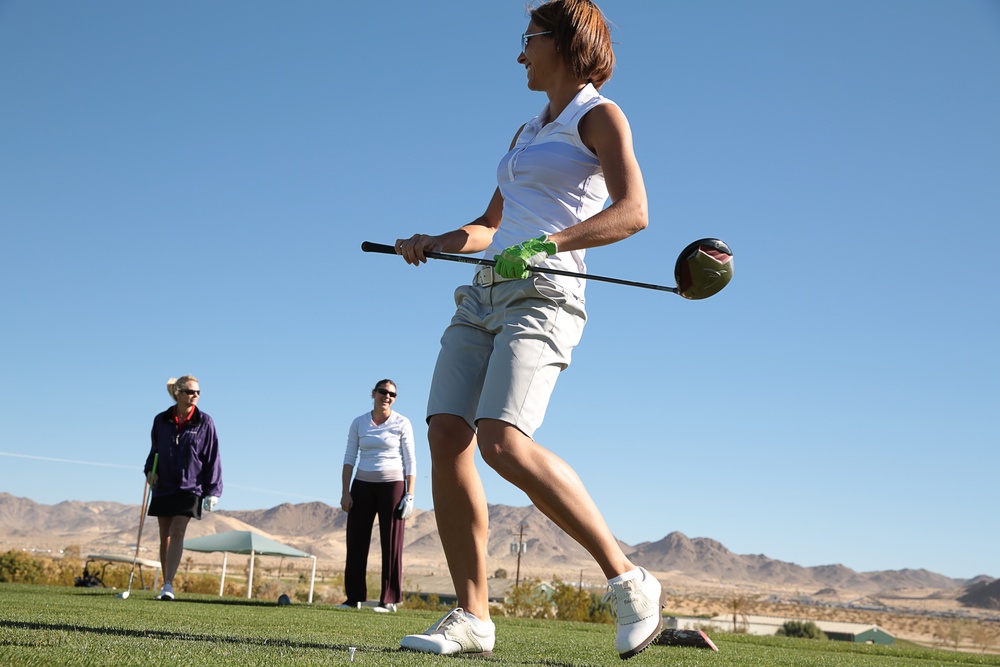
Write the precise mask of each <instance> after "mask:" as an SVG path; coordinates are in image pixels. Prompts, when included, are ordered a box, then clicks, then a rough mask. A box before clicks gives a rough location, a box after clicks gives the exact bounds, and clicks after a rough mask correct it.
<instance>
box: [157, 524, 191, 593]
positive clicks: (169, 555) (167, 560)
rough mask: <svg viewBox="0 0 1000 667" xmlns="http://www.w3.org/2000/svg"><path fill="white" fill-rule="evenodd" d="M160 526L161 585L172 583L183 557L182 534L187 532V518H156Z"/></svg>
mask: <svg viewBox="0 0 1000 667" xmlns="http://www.w3.org/2000/svg"><path fill="white" fill-rule="evenodd" d="M156 518H157V520H158V522H159V525H160V567H161V568H163V583H165V584H171V585H173V583H174V575H175V574H177V568H178V567H180V564H181V558H182V557H183V555H184V533H186V532H187V527H188V522H190V521H191V517H187V516H159V517H156Z"/></svg>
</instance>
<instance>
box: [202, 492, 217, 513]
mask: <svg viewBox="0 0 1000 667" xmlns="http://www.w3.org/2000/svg"><path fill="white" fill-rule="evenodd" d="M218 504H219V497H218V496H205V497H204V498H203V499H202V501H201V509H202V510H204V511H205V512H212V511H214V510H215V506H216V505H218Z"/></svg>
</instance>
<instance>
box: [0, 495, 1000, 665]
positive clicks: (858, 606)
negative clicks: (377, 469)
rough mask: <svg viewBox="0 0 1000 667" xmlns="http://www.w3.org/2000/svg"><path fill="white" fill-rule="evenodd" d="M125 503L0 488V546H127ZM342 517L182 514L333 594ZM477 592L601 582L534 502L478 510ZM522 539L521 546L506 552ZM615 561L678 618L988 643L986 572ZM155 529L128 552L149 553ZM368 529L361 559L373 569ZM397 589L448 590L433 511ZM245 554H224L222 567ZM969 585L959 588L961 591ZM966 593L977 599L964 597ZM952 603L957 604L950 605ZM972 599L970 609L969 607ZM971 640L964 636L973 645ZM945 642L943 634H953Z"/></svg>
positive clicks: (694, 557)
mask: <svg viewBox="0 0 1000 667" xmlns="http://www.w3.org/2000/svg"><path fill="white" fill-rule="evenodd" d="M138 518H139V506H138V505H124V504H119V503H109V502H86V503H84V502H78V501H68V502H64V503H59V504H56V505H42V504H38V503H35V502H33V501H31V500H30V499H26V498H18V497H15V496H11V495H9V494H5V493H0V552H5V551H8V550H10V549H16V550H30V551H33V552H35V553H39V554H40V555H52V556H54V557H58V556H59V554H61V553H62V552H63V551H64V550H67V549H69V550H71V551H72V552H77V553H79V554H81V555H82V556H84V557H85V556H86V555H88V554H94V553H103V554H119V555H128V556H130V557H131V556H132V555H133V554H134V553H135V546H136V529H137V526H138ZM345 525H346V515H345V514H344V513H343V512H342V511H341V510H340V509H339V508H333V507H330V506H328V505H325V504H323V503H318V502H313V503H302V504H283V505H279V506H277V507H274V508H270V509H266V510H247V511H220V512H216V513H213V514H209V515H206V517H205V518H204V519H203V520H202V521H193V522H192V523H191V525H190V527H189V530H188V537H189V538H191V537H198V536H202V535H209V534H215V533H221V532H226V531H230V530H253V531H256V532H258V533H261V534H263V535H265V536H266V537H270V538H271V539H274V540H277V541H279V542H282V543H284V544H288V545H290V546H293V547H295V548H297V549H300V550H302V551H305V552H307V553H309V554H312V555H315V556H316V557H317V586H316V600H317V601H319V602H324V603H338V602H340V601H341V599H340V596H341V595H342V590H340V589H339V588H338V586H337V584H336V583H335V582H337V581H339V578H338V575H340V574H342V573H343V563H344V558H345V555H346V551H345V546H344V533H345ZM490 526H491V531H490V534H491V537H490V542H489V561H488V564H489V568H490V571H491V572H493V573H494V575H495V576H494V577H493V578H492V579H491V581H490V584H491V587H490V592H491V595H492V596H494V597H497V598H502V597H503V595H504V593H505V592H506V591H507V590H508V589H509V588H510V587H511V586H513V585H514V583H515V580H516V579H517V578H518V577H520V579H521V580H525V579H528V578H537V579H540V580H542V581H552V580H553V579H556V578H558V579H560V580H562V581H564V582H568V583H571V584H573V585H577V586H581V587H587V588H591V589H593V590H594V591H595V592H602V591H603V589H604V587H605V581H604V578H603V576H602V575H601V572H600V570H599V569H598V568H597V567H596V566H595V565H594V564H593V562H592V561H591V559H590V558H589V556H588V555H587V554H586V552H584V551H583V550H582V549H581V548H580V547H579V546H578V545H577V544H576V543H575V542H573V540H572V539H570V538H569V537H568V536H567V535H566V534H565V533H563V532H562V531H561V530H560V529H559V528H557V527H556V526H555V525H554V524H552V523H551V522H550V521H549V520H548V519H547V518H546V517H545V516H544V515H542V514H541V513H540V512H539V511H538V510H536V509H535V508H534V507H531V506H528V507H509V506H504V505H491V506H490ZM519 533H522V534H523V541H524V542H525V543H527V545H528V546H527V549H526V551H524V552H522V553H521V555H520V561H519V560H518V556H517V554H516V553H513V549H512V544H513V543H516V542H517V540H518V534H519ZM622 548H623V550H624V551H625V553H626V554H627V555H629V557H630V558H631V559H632V560H633V561H634V562H637V563H640V564H642V565H643V566H644V567H646V569H648V570H650V571H651V572H653V573H654V574H655V575H656V576H657V577H658V578H659V579H660V581H661V582H662V583H663V586H664V595H663V600H662V601H661V602H662V603H663V606H664V609H665V610H666V612H667V613H670V614H674V615H684V616H712V615H716V614H723V613H728V614H730V615H731V614H732V612H733V608H734V606H736V607H738V608H739V609H740V613H742V614H762V615H769V616H781V617H794V618H801V619H803V620H835V621H849V622H857V623H874V624H876V625H878V626H879V627H881V628H883V629H884V630H886V631H888V632H889V633H891V634H893V635H894V636H896V637H897V638H898V639H905V640H909V641H914V642H917V643H922V644H926V645H939V646H941V645H949V644H950V645H953V647H954V646H958V647H959V648H964V649H965V650H991V651H992V650H997V649H1000V580H994V579H992V578H990V577H979V578H977V580H958V579H953V578H949V577H946V576H944V575H940V574H936V573H934V572H929V571H927V570H924V569H905V570H895V571H883V572H856V571H854V570H851V569H850V568H847V567H844V566H842V565H828V566H821V567H803V566H799V565H796V564H794V563H787V562H783V561H778V560H774V559H771V558H768V557H766V556H763V555H740V554H735V553H733V552H731V551H729V550H728V549H726V548H725V547H724V546H723V545H722V544H720V543H719V542H716V541H714V540H711V539H708V538H689V537H687V536H685V535H683V534H681V533H678V532H673V533H669V534H667V535H666V536H665V537H663V538H662V539H659V540H657V541H655V542H644V543H642V544H638V545H628V544H625V543H622ZM156 549H157V537H156V533H155V528H153V529H152V530H150V529H149V524H147V530H146V534H145V535H144V536H143V540H142V543H141V545H140V557H141V558H146V559H151V560H157V553H156ZM378 549H379V544H378V531H377V530H375V531H374V536H373V540H372V551H371V557H370V560H369V562H370V563H372V564H373V567H374V568H375V569H376V570H377V567H378V562H379V556H378ZM404 558H405V575H404V580H405V589H406V590H407V591H409V592H421V593H435V594H441V595H450V594H451V593H452V591H453V589H452V585H451V581H450V579H449V577H448V572H447V567H446V566H445V562H444V554H443V552H442V550H441V544H440V541H439V539H438V536H437V530H436V526H435V519H434V513H433V511H421V510H417V511H415V512H414V515H413V516H412V517H411V518H410V520H409V521H408V523H407V530H406V544H405V548H404ZM222 559H223V556H222V554H201V553H196V552H186V554H185V560H184V563H183V565H182V571H184V570H187V571H190V572H212V573H218V572H219V571H220V570H221V564H222ZM246 560H248V557H247V556H240V555H230V556H229V559H228V562H229V568H230V571H231V572H235V571H237V570H239V569H241V568H243V567H244V565H245V563H244V561H246ZM257 567H258V568H259V569H258V570H257V571H258V572H259V573H260V574H259V575H257V576H274V575H275V574H277V576H282V577H287V576H292V577H295V576H298V575H299V574H302V573H306V572H308V570H309V569H310V568H311V559H292V558H278V557H261V558H259V559H258V565H257ZM970 591H971V593H970ZM976 594H978V596H979V597H976ZM960 598H961V600H960ZM970 600H971V601H972V602H973V603H974V604H971V605H970V604H969V602H970ZM977 605H980V606H977ZM977 638H978V641H977ZM956 639H957V641H956Z"/></svg>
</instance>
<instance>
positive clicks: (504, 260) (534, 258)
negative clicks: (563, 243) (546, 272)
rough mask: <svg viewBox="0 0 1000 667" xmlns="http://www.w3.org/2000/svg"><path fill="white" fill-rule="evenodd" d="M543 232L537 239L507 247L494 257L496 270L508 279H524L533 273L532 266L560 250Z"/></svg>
mask: <svg viewBox="0 0 1000 667" xmlns="http://www.w3.org/2000/svg"><path fill="white" fill-rule="evenodd" d="M546 238H547V237H546V236H545V235H544V234H543V235H542V236H539V237H538V238H537V239H528V240H527V241H525V242H524V243H521V244H520V245H515V246H511V247H509V248H507V249H506V250H504V251H503V252H502V253H500V254H499V255H494V256H493V259H495V260H496V262H497V264H496V266H495V267H494V270H495V271H496V272H497V273H499V274H500V275H501V276H503V277H504V278H507V279H513V280H523V279H524V278H527V277H528V276H530V275H531V271H530V270H529V268H530V267H533V266H538V265H539V264H541V263H542V262H543V261H545V259H546V258H548V257H551V256H552V255H554V254H556V253H557V252H559V250H558V248H556V244H555V243H553V242H552V241H546Z"/></svg>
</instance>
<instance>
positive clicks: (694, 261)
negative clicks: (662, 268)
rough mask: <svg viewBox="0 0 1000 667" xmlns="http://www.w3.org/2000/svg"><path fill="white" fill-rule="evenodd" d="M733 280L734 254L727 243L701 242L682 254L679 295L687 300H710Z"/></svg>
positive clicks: (676, 269)
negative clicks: (709, 298)
mask: <svg viewBox="0 0 1000 667" xmlns="http://www.w3.org/2000/svg"><path fill="white" fill-rule="evenodd" d="M732 278H733V251H732V250H730V249H729V246H728V245H726V244H725V243H724V242H723V241H720V240H719V239H713V238H705V239H699V240H697V241H695V242H694V243H691V244H690V245H688V247H686V248H684V250H682V251H681V254H680V256H678V257H677V262H676V264H674V279H675V280H677V289H678V292H677V293H678V294H680V295H681V296H682V297H684V298H685V299H691V300H698V299H707V298H708V297H710V296H712V295H713V294H718V293H719V292H721V291H722V288H724V287H725V286H726V285H728V284H729V281H730V280H732Z"/></svg>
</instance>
